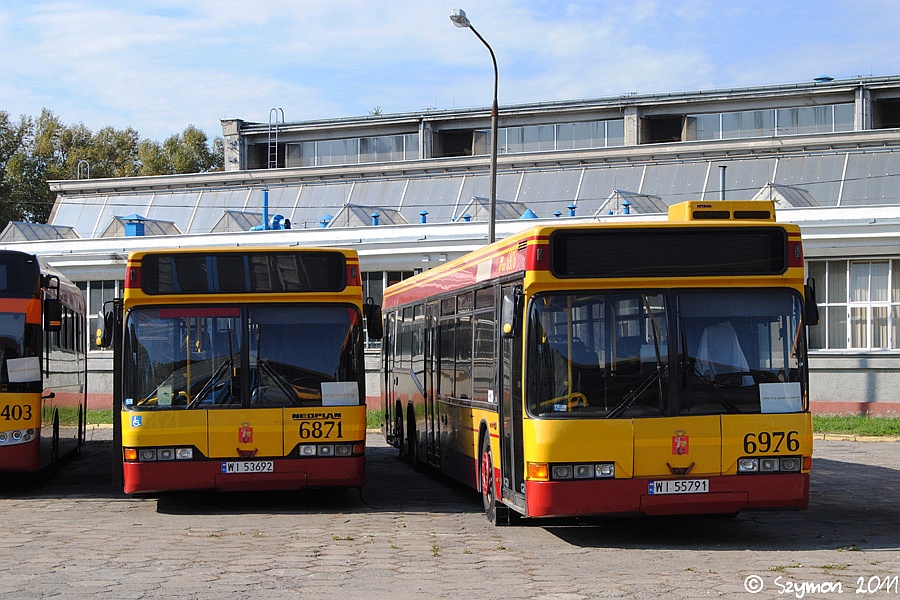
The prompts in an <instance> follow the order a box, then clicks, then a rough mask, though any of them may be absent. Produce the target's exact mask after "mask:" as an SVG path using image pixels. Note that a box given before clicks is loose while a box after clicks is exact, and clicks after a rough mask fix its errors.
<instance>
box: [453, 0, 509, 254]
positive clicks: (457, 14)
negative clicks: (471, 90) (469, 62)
mask: <svg viewBox="0 0 900 600" xmlns="http://www.w3.org/2000/svg"><path fill="white" fill-rule="evenodd" d="M450 20H451V21H452V22H453V24H454V25H456V26H457V27H463V28H469V29H471V30H472V33H474V34H475V36H476V37H477V38H478V39H479V40H481V43H482V44H484V46H485V48H487V49H488V52H490V53H491V62H493V64H494V102H493V104H492V105H491V164H490V186H491V192H490V197H489V200H490V203H491V206H490V216H489V217H488V243H489V244H491V243H493V242H494V239H495V238H496V228H497V227H496V221H497V81H498V79H499V78H500V76H499V73H498V71H497V57H496V56H494V49H493V48H491V45H490V44H488V43H487V42H486V41H485V39H484V38H483V37H481V34H480V33H478V31H477V30H476V29H475V28H474V27H472V22H471V21H469V19H468V17H466V11H464V10H462V9H461V8H457V9H454V10H453V12H452V13H450Z"/></svg>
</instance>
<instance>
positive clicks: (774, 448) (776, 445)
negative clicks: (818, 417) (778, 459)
mask: <svg viewBox="0 0 900 600" xmlns="http://www.w3.org/2000/svg"><path fill="white" fill-rule="evenodd" d="M799 436H800V433H799V432H797V431H760V432H759V433H748V434H747V435H745V436H744V452H745V453H746V454H756V453H757V452H763V453H765V452H783V451H786V452H797V451H798V450H800V439H799Z"/></svg>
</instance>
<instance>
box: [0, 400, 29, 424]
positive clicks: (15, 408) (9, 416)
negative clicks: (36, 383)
mask: <svg viewBox="0 0 900 600" xmlns="http://www.w3.org/2000/svg"><path fill="white" fill-rule="evenodd" d="M0 417H2V418H4V419H5V420H7V421H23V420H24V421H28V420H30V419H31V405H30V404H7V405H6V406H4V407H3V410H0Z"/></svg>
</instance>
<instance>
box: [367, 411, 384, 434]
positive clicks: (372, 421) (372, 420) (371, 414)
mask: <svg viewBox="0 0 900 600" xmlns="http://www.w3.org/2000/svg"><path fill="white" fill-rule="evenodd" d="M382 415H384V411H382V410H381V409H380V408H379V409H377V410H374V409H373V410H367V411H366V429H381V417H382Z"/></svg>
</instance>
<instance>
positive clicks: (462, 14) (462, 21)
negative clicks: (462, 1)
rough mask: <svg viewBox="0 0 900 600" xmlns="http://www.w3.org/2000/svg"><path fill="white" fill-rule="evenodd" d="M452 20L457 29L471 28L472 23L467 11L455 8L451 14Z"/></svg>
mask: <svg viewBox="0 0 900 600" xmlns="http://www.w3.org/2000/svg"><path fill="white" fill-rule="evenodd" d="M450 20H451V21H453V24H454V25H456V26H457V27H471V26H472V23H471V22H469V18H468V17H466V11H464V10H463V9H461V8H454V9H453V12H451V13H450Z"/></svg>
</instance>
